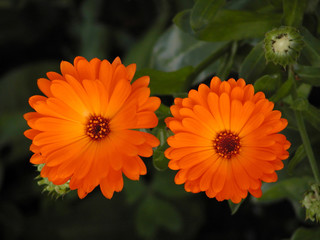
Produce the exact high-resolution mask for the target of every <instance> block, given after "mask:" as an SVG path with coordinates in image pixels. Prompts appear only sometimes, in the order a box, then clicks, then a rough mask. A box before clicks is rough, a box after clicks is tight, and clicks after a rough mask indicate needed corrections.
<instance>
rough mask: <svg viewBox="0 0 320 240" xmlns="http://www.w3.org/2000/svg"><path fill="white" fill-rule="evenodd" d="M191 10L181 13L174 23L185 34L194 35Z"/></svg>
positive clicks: (174, 19)
mask: <svg viewBox="0 0 320 240" xmlns="http://www.w3.org/2000/svg"><path fill="white" fill-rule="evenodd" d="M190 18H191V9H187V10H184V11H181V12H179V13H178V14H177V15H176V16H175V17H174V18H173V22H174V24H176V25H177V26H178V27H179V28H180V29H181V30H182V31H183V32H185V33H188V34H191V35H193V33H194V32H193V30H192V28H191V25H190Z"/></svg>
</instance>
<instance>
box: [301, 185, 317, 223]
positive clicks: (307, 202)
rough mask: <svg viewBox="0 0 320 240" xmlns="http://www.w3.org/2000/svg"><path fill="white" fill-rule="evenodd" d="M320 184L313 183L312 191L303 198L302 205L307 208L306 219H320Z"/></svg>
mask: <svg viewBox="0 0 320 240" xmlns="http://www.w3.org/2000/svg"><path fill="white" fill-rule="evenodd" d="M319 193H320V184H313V185H311V191H308V192H307V193H306V194H305V196H304V199H303V200H302V206H304V207H305V208H306V219H310V220H311V221H315V220H316V221H317V222H319V221H320V195H319Z"/></svg>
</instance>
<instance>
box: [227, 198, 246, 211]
mask: <svg viewBox="0 0 320 240" xmlns="http://www.w3.org/2000/svg"><path fill="white" fill-rule="evenodd" d="M243 201H244V200H242V201H241V202H240V203H233V202H232V201H231V200H228V204H229V208H230V211H231V215H234V214H235V213H236V212H237V211H238V210H239V208H240V206H241V204H242V203H243Z"/></svg>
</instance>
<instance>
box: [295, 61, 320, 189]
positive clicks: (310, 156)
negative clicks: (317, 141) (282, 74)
mask: <svg viewBox="0 0 320 240" xmlns="http://www.w3.org/2000/svg"><path fill="white" fill-rule="evenodd" d="M289 79H291V81H292V83H293V84H292V86H293V87H292V90H293V91H292V97H293V99H297V98H298V92H297V85H296V81H295V79H294V73H293V69H292V66H289ZM294 114H295V117H296V120H297V124H298V129H299V132H300V136H301V139H302V143H303V146H304V149H305V151H306V153H307V156H308V159H309V163H310V166H311V169H312V172H313V175H314V178H315V180H316V182H317V183H320V173H319V168H318V165H317V161H316V158H315V156H314V153H313V150H312V147H311V143H310V139H309V136H308V133H307V130H306V126H305V124H304V120H303V116H302V113H301V111H298V110H295V109H294Z"/></svg>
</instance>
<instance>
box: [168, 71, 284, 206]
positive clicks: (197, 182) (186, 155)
mask: <svg viewBox="0 0 320 240" xmlns="http://www.w3.org/2000/svg"><path fill="white" fill-rule="evenodd" d="M174 103H175V105H173V106H171V108H170V109H171V113H172V115H173V117H169V118H167V119H166V124H167V126H168V127H169V128H170V129H171V131H172V132H173V133H174V135H173V136H171V137H169V138H168V144H169V145H170V147H169V148H168V149H167V150H166V151H165V156H166V157H167V158H168V159H170V161H169V167H170V168H171V169H173V170H179V171H178V173H177V174H176V177H175V183H176V184H183V183H184V184H185V185H184V187H185V190H186V191H188V192H193V193H197V192H200V191H205V192H206V194H207V196H208V197H210V198H213V197H215V198H216V199H217V200H218V201H222V200H225V199H231V201H232V202H234V203H239V202H240V201H241V199H243V198H246V197H247V194H248V191H249V192H250V193H251V194H252V195H253V196H254V197H260V196H261V195H262V192H261V181H264V182H275V181H276V180H277V174H276V172H275V170H279V169H282V168H283V163H282V160H284V159H286V158H288V155H289V154H288V152H287V151H286V150H287V149H288V148H289V147H290V142H288V141H287V139H286V137H285V136H284V135H282V134H279V133H278V132H279V131H281V130H283V129H284V128H285V127H286V126H287V120H285V119H283V118H281V113H280V112H279V111H277V110H273V107H274V104H273V103H272V102H270V101H268V100H267V99H266V98H265V95H264V94H263V93H262V92H258V93H256V94H254V88H253V86H252V85H251V84H248V85H246V83H245V81H244V80H243V79H239V80H238V81H235V80H234V79H229V80H228V81H223V82H221V80H220V79H219V78H217V77H214V78H212V80H211V84H210V88H209V87H208V86H206V85H204V84H201V85H200V86H199V88H198V91H196V90H191V91H190V92H189V95H188V97H187V98H184V99H181V98H176V99H175V101H174Z"/></svg>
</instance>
